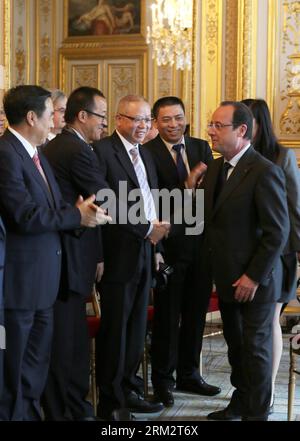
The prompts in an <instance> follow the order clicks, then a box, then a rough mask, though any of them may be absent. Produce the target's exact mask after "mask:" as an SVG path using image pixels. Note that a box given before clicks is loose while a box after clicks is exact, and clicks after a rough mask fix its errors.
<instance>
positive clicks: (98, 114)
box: [83, 109, 106, 119]
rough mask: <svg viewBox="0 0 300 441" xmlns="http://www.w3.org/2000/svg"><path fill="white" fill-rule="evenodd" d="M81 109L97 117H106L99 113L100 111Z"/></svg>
mask: <svg viewBox="0 0 300 441" xmlns="http://www.w3.org/2000/svg"><path fill="white" fill-rule="evenodd" d="M83 110H84V111H85V112H87V113H90V114H91V115H95V116H98V117H99V118H102V119H106V115H100V113H96V112H92V111H91V110H88V109H83Z"/></svg>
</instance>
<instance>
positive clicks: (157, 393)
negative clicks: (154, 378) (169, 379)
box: [154, 386, 174, 407]
mask: <svg viewBox="0 0 300 441" xmlns="http://www.w3.org/2000/svg"><path fill="white" fill-rule="evenodd" d="M154 401H156V402H161V403H163V405H164V406H165V407H172V406H173V405H174V396H173V394H172V392H171V390H170V389H169V388H168V387H162V386H161V387H157V388H154Z"/></svg>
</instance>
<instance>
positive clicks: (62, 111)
mask: <svg viewBox="0 0 300 441" xmlns="http://www.w3.org/2000/svg"><path fill="white" fill-rule="evenodd" d="M65 111H66V108H65V107H60V108H59V109H54V112H58V113H61V114H64V113H65Z"/></svg>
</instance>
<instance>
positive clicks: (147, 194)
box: [129, 147, 157, 221]
mask: <svg viewBox="0 0 300 441" xmlns="http://www.w3.org/2000/svg"><path fill="white" fill-rule="evenodd" d="M129 153H130V155H131V158H132V164H133V167H134V170H135V174H136V177H137V179H138V182H139V185H140V189H141V192H142V196H143V202H144V211H145V216H146V219H147V220H148V221H152V220H154V219H156V218H157V216H156V212H155V205H154V201H153V197H152V194H151V191H150V187H149V184H148V179H147V176H146V173H145V170H144V167H143V165H142V160H141V157H140V154H139V150H138V147H134V148H132V149H130V150H129Z"/></svg>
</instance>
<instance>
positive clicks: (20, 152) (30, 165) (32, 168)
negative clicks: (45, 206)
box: [8, 131, 53, 207]
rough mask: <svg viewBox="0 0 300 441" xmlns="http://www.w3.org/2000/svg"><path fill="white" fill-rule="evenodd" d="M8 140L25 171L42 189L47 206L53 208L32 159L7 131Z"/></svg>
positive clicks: (43, 182)
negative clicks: (20, 159) (22, 163)
mask: <svg viewBox="0 0 300 441" xmlns="http://www.w3.org/2000/svg"><path fill="white" fill-rule="evenodd" d="M8 139H9V142H10V143H11V144H12V146H13V148H14V149H15V150H16V152H17V153H18V155H19V156H21V158H22V160H23V162H24V165H25V167H26V169H27V170H28V171H29V172H30V173H31V175H32V176H33V178H34V179H35V180H36V181H37V182H38V184H39V185H40V187H41V188H42V190H43V192H44V194H45V196H46V198H47V200H48V202H49V205H50V206H51V207H52V206H53V199H52V196H51V194H50V192H49V189H48V188H47V184H46V182H45V181H44V179H43V177H42V175H41V174H40V172H39V171H38V169H37V168H36V166H35V164H34V162H33V159H32V158H31V157H30V156H29V154H28V152H27V150H26V149H25V147H24V146H23V144H22V143H21V142H20V141H19V140H18V138H17V137H16V136H15V135H14V134H13V133H11V132H9V131H8Z"/></svg>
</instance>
